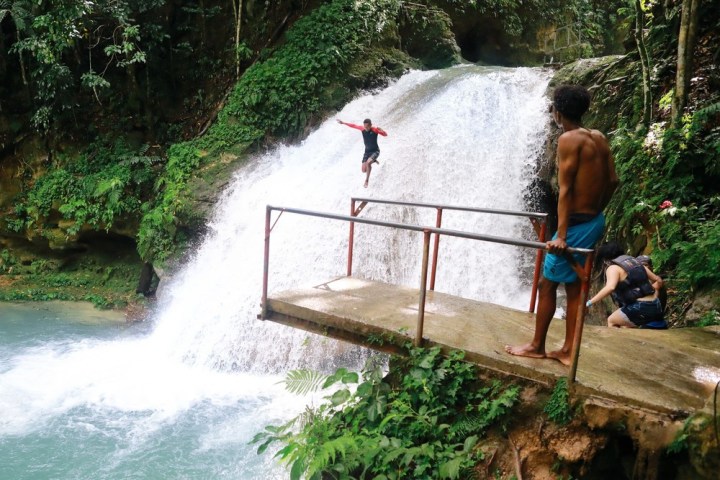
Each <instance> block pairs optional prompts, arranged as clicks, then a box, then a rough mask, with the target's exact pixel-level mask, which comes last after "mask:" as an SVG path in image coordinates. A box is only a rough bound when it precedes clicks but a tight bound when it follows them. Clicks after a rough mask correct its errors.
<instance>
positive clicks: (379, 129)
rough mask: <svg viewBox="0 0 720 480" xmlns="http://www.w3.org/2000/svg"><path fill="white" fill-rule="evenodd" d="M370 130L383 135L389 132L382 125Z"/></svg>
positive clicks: (385, 135)
mask: <svg viewBox="0 0 720 480" xmlns="http://www.w3.org/2000/svg"><path fill="white" fill-rule="evenodd" d="M370 130H372V131H373V132H375V133H377V134H378V135H382V136H383V137H387V132H386V131H385V130H383V129H382V128H380V127H372V128H371V129H370Z"/></svg>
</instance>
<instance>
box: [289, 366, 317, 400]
mask: <svg viewBox="0 0 720 480" xmlns="http://www.w3.org/2000/svg"><path fill="white" fill-rule="evenodd" d="M326 378H327V375H323V374H322V373H320V372H315V371H313V370H291V371H290V372H288V374H287V377H285V388H286V389H287V391H288V392H290V393H296V394H298V395H306V394H308V393H310V392H315V391H317V390H318V389H319V388H320V386H321V385H322V384H323V383H324V382H325V379H326Z"/></svg>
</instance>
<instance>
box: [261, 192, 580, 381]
mask: <svg viewBox="0 0 720 480" xmlns="http://www.w3.org/2000/svg"><path fill="white" fill-rule="evenodd" d="M356 200H361V199H353V202H354V201H356ZM362 201H365V200H362ZM367 201H371V200H369V199H368V200H367ZM373 201H374V200H373ZM377 202H379V203H393V204H399V205H403V204H404V203H403V202H392V201H377ZM420 205H423V204H420ZM424 206H430V205H429V204H424ZM353 207H354V203H353ZM433 208H444V209H446V210H449V209H455V210H461V209H462V210H465V211H479V212H486V213H497V214H507V215H517V214H522V216H531V217H532V218H535V216H536V215H540V216H542V215H543V214H529V213H527V212H510V211H504V210H488V209H471V208H465V207H453V206H442V207H441V206H433ZM360 210H362V208H361V209H360ZM273 211H278V212H280V214H279V215H278V217H277V218H276V219H275V222H272V212H273ZM283 213H293V214H297V215H305V216H310V217H319V218H327V219H332V220H340V221H345V222H350V224H351V233H350V237H351V239H352V238H353V235H354V232H353V224H354V223H362V224H366V225H375V226H379V227H389V228H396V229H399V230H409V231H414V232H420V233H422V234H423V259H422V268H421V274H420V295H419V303H418V320H417V328H416V332H415V341H414V344H415V346H421V345H422V336H423V326H424V322H425V298H426V295H427V283H428V263H429V257H430V236H431V235H432V234H433V233H434V234H435V235H436V241H437V238H438V237H439V235H447V236H449V237H457V238H467V239H471V240H480V241H485V242H491V243H500V244H504V245H514V246H517V247H525V248H533V249H537V250H540V251H547V250H548V248H547V245H546V244H545V243H541V242H534V241H530V240H520V239H513V238H506V237H498V236H494V235H483V234H478V233H470V232H463V231H459V230H450V229H444V228H440V227H427V226H420V225H412V224H405V223H398V222H387V221H382V220H374V219H368V218H359V217H357V214H356V215H350V216H348V215H338V214H334V213H325V212H318V211H313V210H303V209H299V208H288V207H274V206H271V205H268V206H267V207H266V209H265V253H264V259H263V286H262V313H261V314H260V315H258V318H260V319H263V320H264V319H266V318H268V315H267V314H268V281H269V266H270V234H271V233H272V230H273V229H274V228H275V225H276V224H277V222H278V221H279V220H280V216H281V215H282V214H283ZM357 213H359V210H358V211H357ZM439 216H440V217H441V214H439ZM436 245H437V243H436ZM348 250H349V251H350V253H349V254H348V262H349V263H348V268H349V271H348V276H349V275H350V274H351V273H352V270H351V267H352V242H349V244H348ZM575 253H580V254H583V255H586V259H585V265H584V267H580V266H579V265H577V263H575V261H574V260H572V254H575ZM567 255H568V256H569V259H571V265H572V266H573V269H574V270H575V271H576V272H577V273H578V276H579V278H580V280H581V293H580V300H581V301H580V303H579V306H578V311H577V318H576V328H575V332H574V340H573V351H572V364H571V366H570V373H569V374H568V379H569V381H570V383H573V382H574V381H575V377H576V373H577V360H578V357H579V353H580V342H581V341H582V330H583V323H584V322H583V321H584V318H585V301H586V300H587V295H588V291H589V283H590V274H591V270H592V264H593V258H594V252H593V250H589V249H585V248H568V249H567Z"/></svg>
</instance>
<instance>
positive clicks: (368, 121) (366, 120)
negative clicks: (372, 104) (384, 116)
mask: <svg viewBox="0 0 720 480" xmlns="http://www.w3.org/2000/svg"><path fill="white" fill-rule="evenodd" d="M363 123H369V124H370V125H372V122H371V121H370V119H369V118H366V119H365V120H363Z"/></svg>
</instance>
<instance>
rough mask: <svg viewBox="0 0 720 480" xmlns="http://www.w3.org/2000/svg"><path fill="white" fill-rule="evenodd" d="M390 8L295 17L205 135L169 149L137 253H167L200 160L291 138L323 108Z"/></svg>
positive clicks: (334, 6)
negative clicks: (330, 87)
mask: <svg viewBox="0 0 720 480" xmlns="http://www.w3.org/2000/svg"><path fill="white" fill-rule="evenodd" d="M398 8H399V2H398V1H397V0H374V1H368V2H355V1H352V0H334V1H332V2H329V3H327V4H324V5H322V6H320V7H318V8H317V9H315V10H314V11H313V12H312V13H310V14H308V15H307V16H305V17H303V18H302V19H300V20H298V22H297V23H296V24H295V25H293V27H292V28H291V29H290V31H289V32H288V34H287V37H286V39H285V43H284V44H282V45H281V46H280V47H279V48H278V49H277V50H275V51H274V52H270V53H267V54H266V55H265V56H266V57H267V58H265V59H264V60H262V61H260V62H258V63H256V64H254V65H253V66H252V67H250V68H249V69H248V70H247V71H246V72H245V73H244V74H243V76H242V77H241V78H240V80H239V81H238V83H237V84H236V85H235V88H234V90H233V92H232V94H231V95H230V97H229V99H228V102H227V105H226V106H225V108H224V109H223V110H222V111H221V112H220V114H219V115H218V119H217V122H215V123H214V124H213V126H212V127H211V128H210V130H209V131H208V132H207V134H206V135H204V136H202V137H200V138H197V139H195V140H192V141H189V142H185V143H181V144H176V145H173V146H172V147H171V148H170V150H169V151H168V164H167V167H166V171H165V173H164V174H163V176H162V178H160V180H158V182H157V184H156V191H157V200H156V203H155V205H154V207H153V208H152V209H151V210H150V211H149V212H147V213H146V214H145V216H144V217H143V220H142V226H141V229H140V233H139V251H140V254H141V255H142V256H143V257H144V258H146V259H153V260H155V261H158V260H163V259H165V258H166V257H167V256H168V255H169V254H170V253H171V251H172V248H173V244H174V235H175V215H176V213H177V212H178V210H179V209H180V208H182V205H181V204H180V202H181V200H180V197H179V195H178V194H179V192H180V191H182V190H183V189H184V188H185V185H186V182H187V179H188V178H189V176H190V174H191V173H192V172H193V171H194V170H195V169H196V168H198V166H199V165H200V163H201V162H202V161H203V158H205V157H210V158H215V157H217V156H218V155H219V154H220V153H221V152H228V153H235V154H238V153H240V152H241V151H243V149H245V148H247V146H248V145H252V144H256V143H258V142H260V141H261V140H262V139H264V138H266V136H269V137H270V138H272V137H276V138H277V137H280V138H282V137H287V136H293V135H297V134H298V133H299V132H300V131H302V129H303V128H304V127H305V125H306V123H307V120H308V118H310V117H311V116H312V115H313V114H316V113H317V112H319V111H320V109H321V108H322V107H323V102H322V93H323V90H324V89H325V88H327V87H328V85H329V84H330V83H331V82H332V81H333V80H335V79H337V78H339V77H340V76H342V74H343V69H344V68H345V67H346V66H347V65H348V63H349V62H350V61H351V60H352V59H353V58H354V56H355V55H357V54H358V53H359V52H360V51H362V49H363V48H365V47H366V46H368V45H369V43H370V41H371V40H372V39H373V37H374V36H375V35H377V34H378V33H379V31H380V30H381V29H382V28H383V26H384V25H385V23H386V22H388V21H390V20H391V19H392V18H394V16H395V14H396V12H397V9H398Z"/></svg>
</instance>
